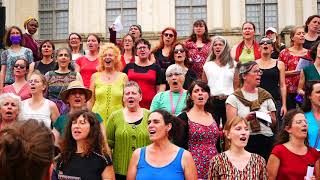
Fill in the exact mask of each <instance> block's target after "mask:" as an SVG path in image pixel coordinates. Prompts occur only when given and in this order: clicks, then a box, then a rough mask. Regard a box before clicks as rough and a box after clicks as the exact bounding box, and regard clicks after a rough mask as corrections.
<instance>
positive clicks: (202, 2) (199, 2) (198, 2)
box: [192, 0, 207, 6]
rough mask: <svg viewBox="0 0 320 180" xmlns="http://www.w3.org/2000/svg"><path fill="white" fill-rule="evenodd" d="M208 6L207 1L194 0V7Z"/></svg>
mask: <svg viewBox="0 0 320 180" xmlns="http://www.w3.org/2000/svg"><path fill="white" fill-rule="evenodd" d="M205 5H207V0H192V6H205Z"/></svg>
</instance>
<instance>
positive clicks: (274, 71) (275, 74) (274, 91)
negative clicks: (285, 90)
mask: <svg viewBox="0 0 320 180" xmlns="http://www.w3.org/2000/svg"><path fill="white" fill-rule="evenodd" d="M260 69H261V68H260ZM261 70H262V72H263V74H262V75H261V80H260V87H261V88H263V89H265V90H267V91H268V92H269V93H270V94H271V95H272V97H273V99H274V100H280V97H281V94H280V70H279V68H278V61H277V62H276V65H275V66H274V67H272V68H270V69H261Z"/></svg>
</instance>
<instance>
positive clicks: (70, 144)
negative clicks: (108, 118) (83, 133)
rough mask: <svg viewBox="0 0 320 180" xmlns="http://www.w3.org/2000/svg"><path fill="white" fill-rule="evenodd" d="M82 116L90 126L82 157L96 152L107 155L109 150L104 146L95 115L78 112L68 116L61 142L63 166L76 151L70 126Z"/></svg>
mask: <svg viewBox="0 0 320 180" xmlns="http://www.w3.org/2000/svg"><path fill="white" fill-rule="evenodd" d="M80 116H82V117H83V118H84V119H85V120H86V121H88V123H89V124H90V131H89V134H88V136H87V138H86V140H85V144H86V145H85V147H84V148H85V150H84V153H83V154H82V155H83V156H85V155H88V154H90V153H91V152H96V153H99V154H103V155H109V154H110V149H109V147H108V145H107V144H106V141H105V138H104V137H103V134H102V132H101V129H100V123H99V121H98V119H97V118H96V115H95V114H94V113H93V112H91V111H88V110H80V111H76V112H74V113H71V114H70V115H69V121H68V124H67V126H66V128H65V134H64V139H63V141H62V142H61V157H62V162H63V164H68V162H69V160H70V158H71V156H72V154H73V153H75V152H76V151H77V142H76V140H75V139H74V138H73V136H72V131H71V126H72V123H73V122H74V121H76V120H77V119H78V118H79V117H80Z"/></svg>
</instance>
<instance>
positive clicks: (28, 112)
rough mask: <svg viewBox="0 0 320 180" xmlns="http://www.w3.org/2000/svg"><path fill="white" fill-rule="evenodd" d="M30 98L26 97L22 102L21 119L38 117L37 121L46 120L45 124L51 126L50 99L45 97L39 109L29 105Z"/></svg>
mask: <svg viewBox="0 0 320 180" xmlns="http://www.w3.org/2000/svg"><path fill="white" fill-rule="evenodd" d="M29 103H30V99H26V100H24V101H23V102H22V104H21V114H20V116H21V119H23V120H28V119H36V120H37V121H40V122H44V124H45V125H46V126H47V127H48V128H51V110H50V101H49V100H48V99H44V101H43V104H42V105H41V107H40V108H38V109H32V108H31V107H30V105H29Z"/></svg>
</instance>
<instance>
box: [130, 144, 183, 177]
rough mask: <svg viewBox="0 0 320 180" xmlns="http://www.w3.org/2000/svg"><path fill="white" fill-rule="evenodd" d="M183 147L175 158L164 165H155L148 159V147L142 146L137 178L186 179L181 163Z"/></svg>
mask: <svg viewBox="0 0 320 180" xmlns="http://www.w3.org/2000/svg"><path fill="white" fill-rule="evenodd" d="M183 151H184V149H183V148H180V149H179V151H178V154H177V155H176V157H175V159H174V160H173V161H172V162H170V163H169V164H168V165H165V166H163V167H153V166H152V165H150V164H149V163H148V162H147V161H146V160H145V158H146V156H145V154H146V147H143V148H141V151H140V159H139V162H138V167H137V176H136V180H150V179H152V180H180V179H181V180H184V171H183V168H182V165H181V160H182V155H183Z"/></svg>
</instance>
